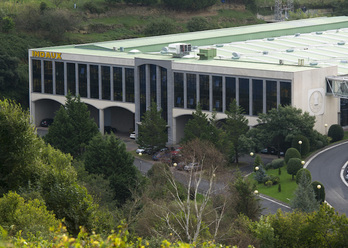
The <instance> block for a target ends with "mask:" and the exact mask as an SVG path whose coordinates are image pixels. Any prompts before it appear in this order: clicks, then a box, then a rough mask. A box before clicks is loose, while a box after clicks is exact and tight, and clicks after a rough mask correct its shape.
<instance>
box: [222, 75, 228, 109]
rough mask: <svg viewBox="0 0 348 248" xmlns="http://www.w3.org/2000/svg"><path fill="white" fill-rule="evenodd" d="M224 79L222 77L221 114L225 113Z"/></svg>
mask: <svg viewBox="0 0 348 248" xmlns="http://www.w3.org/2000/svg"><path fill="white" fill-rule="evenodd" d="M226 108H227V107H226V77H225V76H223V77H222V112H223V113H225V111H226Z"/></svg>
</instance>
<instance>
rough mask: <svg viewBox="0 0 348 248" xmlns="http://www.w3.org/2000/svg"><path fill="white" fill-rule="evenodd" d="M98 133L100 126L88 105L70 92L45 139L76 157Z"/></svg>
mask: <svg viewBox="0 0 348 248" xmlns="http://www.w3.org/2000/svg"><path fill="white" fill-rule="evenodd" d="M97 133H98V127H97V125H96V124H95V122H94V120H93V119H91V117H90V113H89V111H88V107H87V105H86V104H85V103H83V102H81V100H80V97H79V96H77V97H73V96H71V95H70V94H69V95H67V97H66V102H65V105H64V106H61V107H60V109H59V111H58V112H57V114H56V116H55V118H54V122H53V124H52V125H51V126H50V127H49V129H48V133H47V135H46V136H45V140H46V141H47V142H48V143H50V144H51V145H52V146H53V147H55V148H57V149H59V150H61V151H62V152H65V153H70V154H71V155H72V156H74V157H76V156H78V155H80V154H81V153H82V151H83V150H84V149H85V147H86V145H87V144H88V142H89V141H90V140H91V139H92V138H93V136H94V135H96V134H97Z"/></svg>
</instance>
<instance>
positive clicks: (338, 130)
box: [327, 124, 344, 142]
mask: <svg viewBox="0 0 348 248" xmlns="http://www.w3.org/2000/svg"><path fill="white" fill-rule="evenodd" d="M327 135H328V136H329V137H331V139H332V140H331V142H336V141H339V140H342V139H343V136H344V131H343V128H342V127H341V126H340V125H338V124H334V125H331V126H330V128H329V132H328V134H327Z"/></svg>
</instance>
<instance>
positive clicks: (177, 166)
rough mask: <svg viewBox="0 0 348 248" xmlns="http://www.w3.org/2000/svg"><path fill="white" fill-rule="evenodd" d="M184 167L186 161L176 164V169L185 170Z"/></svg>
mask: <svg viewBox="0 0 348 248" xmlns="http://www.w3.org/2000/svg"><path fill="white" fill-rule="evenodd" d="M184 167H185V163H184V162H180V163H177V164H176V166H175V169H177V170H180V171H182V170H184Z"/></svg>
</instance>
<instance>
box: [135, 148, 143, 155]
mask: <svg viewBox="0 0 348 248" xmlns="http://www.w3.org/2000/svg"><path fill="white" fill-rule="evenodd" d="M135 153H136V154H139V153H141V154H145V148H143V147H138V149H136V150H135Z"/></svg>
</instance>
